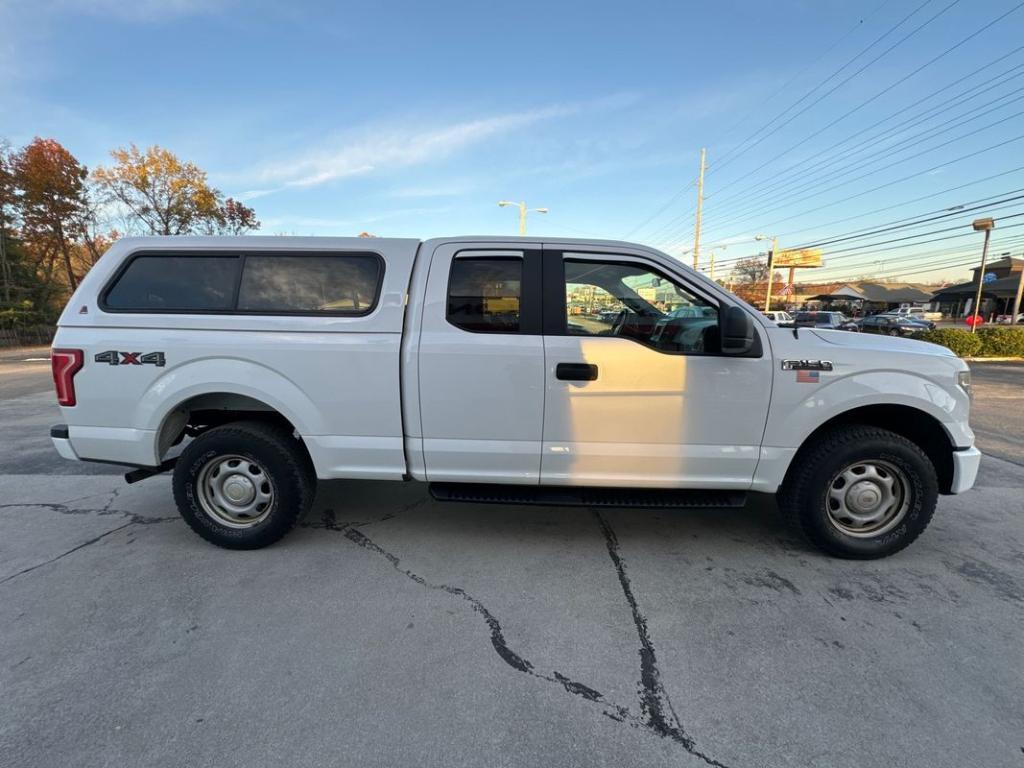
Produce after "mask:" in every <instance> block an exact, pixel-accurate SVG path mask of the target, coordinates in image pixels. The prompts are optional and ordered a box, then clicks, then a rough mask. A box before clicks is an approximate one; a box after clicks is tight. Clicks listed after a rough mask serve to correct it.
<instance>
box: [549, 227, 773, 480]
mask: <svg viewBox="0 0 1024 768" xmlns="http://www.w3.org/2000/svg"><path fill="white" fill-rule="evenodd" d="M576 247H579V246H576ZM666 261H667V260H666ZM682 275H683V273H682V271H681V270H680V271H676V270H675V269H673V268H672V267H671V266H670V265H669V264H659V263H658V262H657V261H656V260H654V259H653V258H652V257H651V256H650V255H649V254H640V253H637V254H630V253H628V252H624V251H622V250H615V251H613V250H611V249H610V247H597V246H595V247H593V248H587V249H585V250H584V249H581V250H579V251H572V250H569V249H568V247H567V248H565V249H562V248H554V247H550V246H545V251H544V291H545V294H544V326H545V327H544V331H545V335H544V354H545V362H546V373H545V378H546V389H547V395H546V405H545V416H544V444H543V458H542V461H541V483H542V484H545V485H596V486H643V487H675V488H686V487H696V488H724V489H746V488H749V487H750V484H751V481H752V479H753V474H754V470H755V468H756V466H757V462H758V457H759V454H760V447H761V440H762V436H763V434H764V427H765V422H766V420H767V416H768V405H769V400H770V397H771V382H772V364H771V357H770V352H769V350H768V349H767V341H766V339H765V338H763V337H764V334H763V329H761V328H760V327H759V325H758V324H756V323H755V334H757V344H756V345H755V352H756V354H751V355H750V356H747V357H728V356H725V355H723V354H722V353H721V349H720V340H719V337H720V334H719V310H720V309H721V308H722V307H721V297H718V296H717V294H715V293H714V292H711V291H709V290H708V289H707V288H705V287H703V286H702V285H701V284H700V283H699V281H687V280H686V279H685V277H683V276H682Z"/></svg>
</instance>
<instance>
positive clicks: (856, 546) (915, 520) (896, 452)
mask: <svg viewBox="0 0 1024 768" xmlns="http://www.w3.org/2000/svg"><path fill="white" fill-rule="evenodd" d="M873 461H877V462H879V466H881V467H883V470H882V471H883V474H884V472H885V469H884V467H886V466H888V467H890V468H894V469H895V470H896V474H899V473H902V475H903V478H902V482H900V483H899V484H900V485H903V486H905V492H904V495H903V499H904V504H900V505H893V506H894V507H898V508H900V509H903V510H905V511H904V512H903V513H902V516H901V517H898V519H897V516H895V515H894V516H893V518H894V519H896V520H897V522H895V523H891V525H892V527H891V528H888V529H886V528H885V526H880V527H879V528H878V533H877V535H876V534H872V533H871V532H870V529H868V530H867V531H866V532H861V533H860V535H850V534H849V533H847V532H845V531H844V526H843V524H842V522H836V521H834V515H840V514H842V513H841V512H831V513H830V511H829V510H830V508H833V507H835V506H836V502H834V501H832V500H830V498H829V493H830V491H832V490H833V489H838V490H837V491H834V492H835V493H838V492H839V491H841V489H842V488H843V487H844V485H838V484H837V485H833V480H836V481H837V482H839V481H840V480H841V479H840V478H839V477H838V476H839V475H840V473H842V472H844V469H846V468H849V467H851V466H854V465H856V464H857V463H858V462H873ZM851 492H852V487H851ZM938 493H939V485H938V479H937V477H936V474H935V467H934V466H932V463H931V461H930V460H929V459H928V457H927V456H926V455H925V453H924V452H923V451H922V450H921V449H920V448H919V447H918V446H917V445H915V444H914V443H912V442H910V441H909V440H907V439H906V438H905V437H903V436H902V435H897V434H896V433H894V432H890V431H888V430H885V429H880V428H878V427H870V426H863V425H849V426H841V427H836V428H835V429H832V430H829V431H827V432H825V433H823V434H822V435H820V436H819V437H817V438H815V441H814V442H813V443H812V444H810V445H807V446H805V447H804V448H802V449H801V451H800V453H799V454H797V456H796V458H795V459H794V462H793V466H792V468H791V469H790V471H789V474H788V475H787V477H786V481H785V482H784V483H783V485H782V488H780V489H779V493H778V504H779V510H780V511H781V512H782V514H783V516H784V517H786V519H787V520H788V521H789V522H790V523H791V524H792V525H793V526H794V527H795V528H797V529H798V530H799V531H800V532H802V533H803V534H804V536H806V537H807V539H808V540H809V541H810V542H811V543H812V544H814V546H816V547H818V548H819V549H821V550H822V551H824V552H826V553H828V554H830V555H834V556H836V557H843V558H849V559H855V560H871V559H875V558H880V557H888V556H889V555H892V554H894V553H896V552H899V551H900V550H901V549H903V548H904V547H906V546H908V545H909V544H910V543H911V542H913V541H914V539H916V538H917V537H918V536H920V535H921V533H922V532H923V531H924V529H925V528H927V527H928V523H929V522H930V521H931V519H932V514H933V513H934V512H935V505H936V503H937V502H938Z"/></svg>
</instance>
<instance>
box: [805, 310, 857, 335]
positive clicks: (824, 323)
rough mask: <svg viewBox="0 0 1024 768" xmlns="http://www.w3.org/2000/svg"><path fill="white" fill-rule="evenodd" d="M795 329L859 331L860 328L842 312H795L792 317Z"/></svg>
mask: <svg viewBox="0 0 1024 768" xmlns="http://www.w3.org/2000/svg"><path fill="white" fill-rule="evenodd" d="M793 325H794V326H796V327H797V328H825V329H830V330H833V331H859V330H860V328H858V327H857V324H856V323H855V322H853V320H851V319H850V318H848V317H847V316H846V315H844V314H843V313H842V312H797V313H796V315H795V316H794V317H793Z"/></svg>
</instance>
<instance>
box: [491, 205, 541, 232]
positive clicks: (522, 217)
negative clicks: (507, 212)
mask: <svg viewBox="0 0 1024 768" xmlns="http://www.w3.org/2000/svg"><path fill="white" fill-rule="evenodd" d="M506 205H514V206H515V207H516V208H518V209H519V236H520V237H522V236H523V235H525V234H526V213H527V212H528V211H530V212H533V213H547V212H548V209H547V208H527V207H526V203H513V202H511V201H510V200H499V201H498V206H499V207H501V208H504V207H505V206H506Z"/></svg>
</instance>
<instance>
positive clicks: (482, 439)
mask: <svg viewBox="0 0 1024 768" xmlns="http://www.w3.org/2000/svg"><path fill="white" fill-rule="evenodd" d="M540 301H541V251H540V248H539V246H537V247H535V248H534V249H532V250H531V249H528V248H524V247H523V245H522V243H510V244H507V245H506V244H501V243H498V244H493V243H487V244H474V243H445V244H441V245H439V246H438V247H437V248H436V249H435V250H434V252H433V254H432V257H431V260H430V270H429V274H428V275H427V278H426V286H425V290H424V303H423V307H422V313H423V314H422V318H421V322H420V334H419V345H418V353H417V355H416V361H415V365H416V368H417V369H418V381H419V403H418V406H417V407H418V411H419V416H420V418H419V422H420V428H421V435H420V437H421V438H422V455H423V464H424V467H423V474H424V475H425V479H427V480H429V481H431V482H439V481H446V482H502V483H534V484H535V483H537V482H538V481H539V478H540V453H541V438H542V430H543V422H544V341H543V337H542V335H541V306H540ZM413 437H416V435H413Z"/></svg>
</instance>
